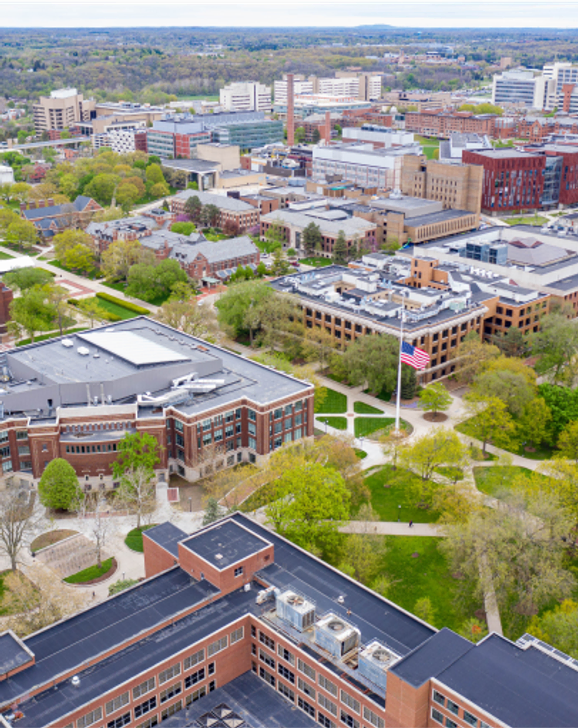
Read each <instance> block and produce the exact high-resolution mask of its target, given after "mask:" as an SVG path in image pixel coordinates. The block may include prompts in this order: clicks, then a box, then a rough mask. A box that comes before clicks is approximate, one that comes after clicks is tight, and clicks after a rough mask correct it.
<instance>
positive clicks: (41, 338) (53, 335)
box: [16, 326, 86, 346]
mask: <svg viewBox="0 0 578 728" xmlns="http://www.w3.org/2000/svg"><path fill="white" fill-rule="evenodd" d="M77 331H86V327H85V326H81V327H80V328H77V329H66V331H64V333H63V336H66V335H67V334H75V333H76V332H77ZM57 336H60V332H59V331H54V332H53V333H51V334H41V335H40V336H35V337H34V343H35V344H36V343H37V342H39V341H46V339H55V338H56V337H57ZM31 343H32V341H31V339H22V341H18V342H17V344H16V346H26V345H27V344H31Z"/></svg>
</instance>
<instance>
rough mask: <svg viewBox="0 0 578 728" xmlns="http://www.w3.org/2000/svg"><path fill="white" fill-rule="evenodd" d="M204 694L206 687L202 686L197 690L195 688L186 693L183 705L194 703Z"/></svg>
mask: <svg viewBox="0 0 578 728" xmlns="http://www.w3.org/2000/svg"><path fill="white" fill-rule="evenodd" d="M206 694H207V688H206V687H204V686H203V687H202V688H199V689H198V690H195V691H194V692H192V693H191V694H190V695H187V697H186V698H185V705H186V706H187V707H188V706H189V705H190V704H191V703H196V702H197V700H200V698H204V697H205V695H206Z"/></svg>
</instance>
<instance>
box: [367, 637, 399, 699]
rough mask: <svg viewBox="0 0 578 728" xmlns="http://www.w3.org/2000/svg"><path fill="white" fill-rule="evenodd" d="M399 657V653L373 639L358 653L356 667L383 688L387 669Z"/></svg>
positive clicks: (384, 687)
mask: <svg viewBox="0 0 578 728" xmlns="http://www.w3.org/2000/svg"><path fill="white" fill-rule="evenodd" d="M399 659H400V656H399V655H397V654H396V653H395V652H392V651H391V650H389V649H387V647H384V646H383V645H382V644H381V642H378V641H377V640H374V641H373V642H370V643H369V644H368V645H367V647H366V648H365V649H364V650H362V651H361V652H360V653H359V659H358V666H357V669H358V671H359V674H360V675H363V677H365V678H366V679H367V680H369V681H370V682H372V683H373V684H374V685H377V686H379V687H380V688H382V689H383V690H385V689H386V682H387V671H388V670H389V668H390V667H391V666H392V665H394V664H395V663H396V662H397V661H398V660H399Z"/></svg>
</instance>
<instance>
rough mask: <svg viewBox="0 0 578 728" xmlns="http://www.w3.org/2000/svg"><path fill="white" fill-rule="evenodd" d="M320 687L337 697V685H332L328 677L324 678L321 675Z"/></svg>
mask: <svg viewBox="0 0 578 728" xmlns="http://www.w3.org/2000/svg"><path fill="white" fill-rule="evenodd" d="M319 685H321V687H322V688H324V690H327V692H328V693H331V695H334V696H335V697H337V685H336V684H335V683H332V682H331V681H330V680H328V679H327V678H326V677H323V675H319Z"/></svg>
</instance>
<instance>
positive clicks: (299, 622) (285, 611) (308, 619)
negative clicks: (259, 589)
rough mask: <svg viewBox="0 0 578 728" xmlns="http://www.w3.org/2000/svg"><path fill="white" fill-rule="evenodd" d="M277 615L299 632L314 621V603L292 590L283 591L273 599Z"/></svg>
mask: <svg viewBox="0 0 578 728" xmlns="http://www.w3.org/2000/svg"><path fill="white" fill-rule="evenodd" d="M275 608H276V610H277V616H278V617H279V618H280V619H282V620H283V621H285V622H288V623H289V624H290V625H291V626H292V627H295V629H298V630H299V631H300V632H303V630H305V629H308V628H309V627H311V625H312V624H313V623H314V622H315V605H314V604H313V602H310V601H309V600H308V599H306V598H305V597H302V596H301V595H300V594H296V593H295V592H294V591H284V592H283V593H282V594H277V595H276V599H275Z"/></svg>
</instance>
